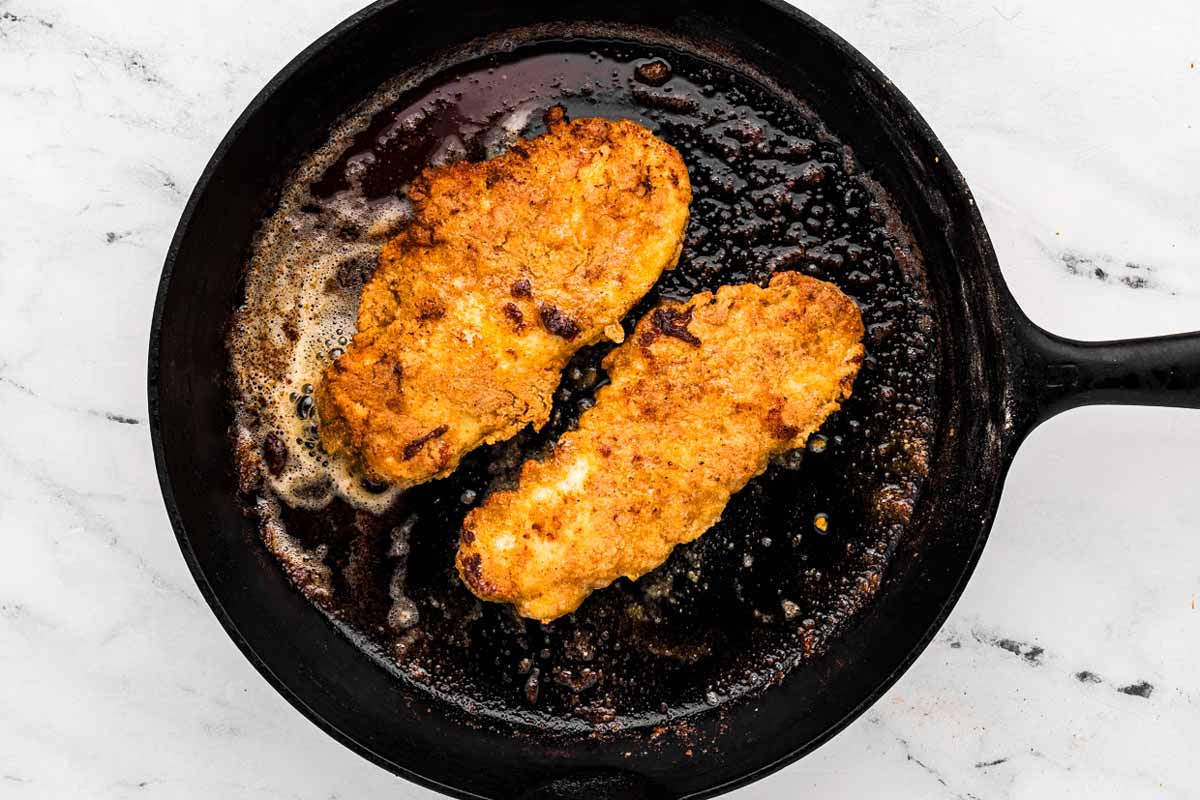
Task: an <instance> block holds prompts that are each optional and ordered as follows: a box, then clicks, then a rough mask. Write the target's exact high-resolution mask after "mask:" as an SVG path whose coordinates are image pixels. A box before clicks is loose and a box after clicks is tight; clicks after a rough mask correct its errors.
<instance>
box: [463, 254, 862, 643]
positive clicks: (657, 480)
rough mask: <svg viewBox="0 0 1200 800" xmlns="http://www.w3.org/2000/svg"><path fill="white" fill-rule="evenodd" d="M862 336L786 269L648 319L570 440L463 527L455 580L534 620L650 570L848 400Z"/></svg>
mask: <svg viewBox="0 0 1200 800" xmlns="http://www.w3.org/2000/svg"><path fill="white" fill-rule="evenodd" d="M862 335H863V324H862V318H861V316H860V314H859V311H858V307H857V306H856V305H855V304H854V301H853V300H851V299H850V298H849V297H847V296H846V295H844V294H842V293H841V292H840V291H838V289H837V288H836V287H834V286H833V285H831V284H828V283H825V282H823V281H819V280H816V279H814V278H810V277H807V276H804V275H800V274H798V273H792V272H788V273H781V274H779V275H776V276H775V277H774V278H773V279H772V280H771V284H770V287H769V288H767V289H762V288H760V287H758V286H753V285H746V286H726V287H723V288H722V289H721V290H720V291H718V292H717V294H716V295H715V296H714V295H712V294H711V293H707V292H706V293H704V294H699V295H696V296H695V297H693V298H692V299H691V300H689V301H688V302H687V303H682V304H679V303H667V304H664V305H662V306H659V307H658V308H657V309H655V310H654V311H652V312H650V313H649V314H648V315H647V316H646V317H645V318H643V319H642V320H641V321H640V322H639V323H638V325H637V329H636V330H635V332H634V334H633V336H632V338H631V339H630V341H628V342H626V343H625V344H624V345H623V346H621V347H619V348H617V349H616V350H614V351H613V352H612V353H610V354H609V355H608V357H607V358H606V359H605V361H604V367H605V369H606V370H607V371H608V374H609V377H610V379H611V383H610V384H608V385H607V386H605V387H604V388H602V389H601V390H600V391H599V392H598V393H597V396H596V405H595V406H594V407H593V408H591V409H590V410H588V411H587V412H585V413H584V414H583V416H582V417H581V418H580V421H579V427H578V429H577V430H575V431H573V432H571V433H568V434H566V435H565V436H563V438H562V439H561V440H560V441H559V442H558V444H557V446H556V447H555V450H554V453H553V455H551V456H550V457H549V458H547V459H546V460H545V461H541V462H538V461H530V462H528V463H527V464H525V466H524V467H523V468H522V470H521V477H520V482H519V485H518V486H517V488H516V489H515V490H513V491H501V492H496V493H495V494H493V495H491V496H490V497H489V498H488V499H487V500H486V501H485V502H484V503H483V505H481V506H480V507H478V508H476V509H475V510H473V511H472V512H471V513H470V514H469V515H467V518H466V521H465V522H464V523H463V529H462V537H461V541H460V544H459V549H458V570H459V573H460V574H461V575H462V577H463V580H464V581H465V582H466V583H467V585H468V586H469V587H470V588H471V590H472V591H473V592H474V593H475V594H477V595H478V596H479V597H481V598H483V599H485V600H495V601H501V602H508V603H512V604H513V605H514V606H515V607H516V610H517V612H518V613H519V614H521V615H522V616H525V617H532V618H534V619H540V620H542V621H549V620H552V619H554V618H556V617H559V616H562V615H563V614H567V613H569V612H571V611H574V610H575V609H576V608H577V607H578V606H579V604H580V603H581V602H583V600H584V598H586V597H587V596H588V594H589V593H591V592H592V591H593V590H594V589H598V588H601V587H603V586H607V585H608V584H609V583H611V582H612V581H614V580H615V579H617V578H619V577H621V576H625V577H628V578H631V579H632V578H637V577H638V576H640V575H643V574H645V573H646V572H649V571H650V570H652V569H654V568H655V567H657V566H658V565H659V564H661V563H662V562H663V561H664V560H666V558H667V556H668V555H669V554H670V552H671V549H672V548H674V547H675V545H677V544H681V543H683V542H689V541H691V540H692V539H695V538H696V537H698V536H700V535H701V534H702V533H704V532H705V531H706V530H708V529H709V528H710V527H711V526H712V525H713V524H714V523H716V522H717V520H718V519H720V517H721V512H722V511H723V510H724V508H725V505H726V503H728V501H729V498H730V497H731V496H732V494H733V493H734V492H736V491H738V490H739V489H741V488H742V487H743V486H745V485H746V483H747V482H748V481H749V480H750V479H751V478H753V477H754V476H755V475H758V474H760V473H762V472H763V470H765V469H766V467H767V463H768V461H769V459H770V458H771V456H773V455H775V454H778V453H781V452H783V451H786V450H791V449H794V448H797V447H801V446H803V445H804V444H805V442H806V441H807V440H808V437H809V435H810V434H812V433H813V432H814V431H815V430H816V429H817V428H818V427H819V426H820V424H821V423H822V422H823V421H824V420H825V418H826V417H827V416H829V414H830V413H832V412H833V411H835V410H836V409H837V408H838V405H839V403H840V402H841V401H842V400H844V399H845V398H846V397H849V396H850V390H851V386H852V385H853V382H854V377H855V375H856V374H857V372H858V367H859V364H860V363H861V362H862V358H863V347H862V345H861V343H860V342H861V339H862Z"/></svg>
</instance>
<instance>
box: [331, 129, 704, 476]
mask: <svg viewBox="0 0 1200 800" xmlns="http://www.w3.org/2000/svg"><path fill="white" fill-rule="evenodd" d="M410 195H411V197H412V199H413V202H414V204H415V207H416V218H415V221H414V222H413V223H412V224H411V225H410V226H409V227H408V228H406V229H405V230H404V231H403V232H401V233H400V234H399V235H398V236H397V237H396V238H395V239H393V240H392V241H391V242H389V243H388V245H387V246H386V247H385V248H384V250H383V252H382V254H381V255H380V258H379V267H378V269H377V270H376V273H375V275H374V277H372V278H371V280H370V282H369V283H368V284H367V285H366V287H365V288H364V289H363V297H362V304H361V305H360V307H359V313H358V333H357V335H356V336H355V337H354V341H353V342H352V343H351V345H350V347H349V349H348V350H347V352H346V353H345V354H344V355H343V356H341V357H340V358H339V359H338V360H337V361H336V362H335V363H334V364H333V365H332V366H331V367H330V368H329V369H328V370H327V371H326V373H325V376H324V380H323V382H322V384H321V386H320V387H319V389H318V392H317V407H318V411H319V414H320V419H321V441H322V443H323V444H324V446H325V448H326V449H327V450H329V451H330V452H335V453H336V452H338V451H342V450H345V451H348V452H349V453H350V454H351V455H352V457H354V458H356V459H357V460H358V462H359V463H360V465H361V467H362V468H363V469H364V470H365V471H366V472H368V473H369V474H371V475H372V476H373V477H375V478H379V479H383V480H386V481H389V482H391V483H394V484H396V485H399V486H411V485H413V484H417V483H421V482H423V481H427V480H430V479H431V478H437V477H443V476H445V475H447V474H449V473H450V472H451V471H452V470H453V469H454V468H455V467H456V466H457V465H458V462H459V460H460V459H461V457H462V456H463V455H464V454H466V453H467V452H468V451H470V450H472V449H474V448H475V447H478V446H479V445H481V444H487V443H491V442H496V441H500V440H502V439H506V438H509V437H511V436H513V435H514V434H515V433H516V432H517V431H519V430H520V429H521V428H522V427H524V426H525V425H526V424H529V423H532V424H533V425H534V426H535V427H540V426H542V425H543V424H545V422H546V420H547V419H548V418H549V414H550V405H551V400H552V396H553V393H554V390H555V389H556V388H557V386H558V381H559V373H560V372H561V370H562V368H563V367H564V366H565V365H566V363H567V361H568V360H569V359H570V357H571V355H572V354H574V353H575V352H576V351H577V350H578V349H579V348H581V347H583V346H585V345H588V344H591V343H593V342H595V341H597V340H598V339H600V338H601V336H602V335H603V334H604V329H605V327H606V326H610V325H612V324H613V323H615V322H617V321H618V320H620V318H621V317H622V316H624V315H625V314H626V313H627V312H628V311H629V309H630V308H631V307H632V306H633V305H634V303H636V302H637V300H638V299H640V298H641V297H642V295H644V294H645V293H646V291H648V290H649V289H650V287H651V286H652V285H653V284H654V282H655V281H656V280H657V279H658V276H659V275H660V274H661V272H662V270H663V269H666V268H670V267H673V266H674V265H675V262H676V261H677V260H678V258H679V252H680V249H681V247H682V241H683V232H684V228H685V227H686V225H687V218H688V204H689V203H690V201H691V187H690V184H689V182H688V175H687V168H686V167H685V166H684V163H683V160H682V159H681V158H680V156H679V154H678V153H677V152H676V151H675V149H674V148H672V147H671V146H670V145H668V144H666V143H665V142H662V141H661V140H659V139H657V138H655V137H654V136H653V135H652V134H651V133H650V132H649V131H648V130H646V129H645V128H643V127H641V126H640V125H637V124H635V123H633V122H628V121H618V122H609V121H607V120H602V119H581V120H576V121H574V122H570V123H567V122H563V121H561V119H558V120H556V121H554V122H552V124H551V128H550V133H548V134H546V135H545V136H541V137H538V138H536V139H532V140H528V141H522V142H519V143H518V144H517V145H515V146H514V147H513V148H512V149H511V150H510V151H509V152H508V153H505V154H504V155H501V156H499V157H497V158H495V159H493V160H491V161H487V162H483V163H465V162H464V163H458V164H454V165H452V166H448V167H441V168H437V169H429V170H426V171H425V172H424V173H423V174H422V175H421V177H420V178H419V179H418V180H417V181H415V182H414V184H413V186H412V189H411V191H410Z"/></svg>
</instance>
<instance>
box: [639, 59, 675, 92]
mask: <svg viewBox="0 0 1200 800" xmlns="http://www.w3.org/2000/svg"><path fill="white" fill-rule="evenodd" d="M633 75H634V77H635V78H637V79H638V81H640V82H641V83H644V84H646V85H647V86H655V87H658V86H662V85H663V84H664V83H666V82H667V81H669V80H671V66H670V65H669V64H668V63H667V62H665V61H663V60H662V59H661V58H656V59H654V60H653V61H647V62H646V63H645V64H639V65H638V66H637V68H636V69H635V70H634V71H633Z"/></svg>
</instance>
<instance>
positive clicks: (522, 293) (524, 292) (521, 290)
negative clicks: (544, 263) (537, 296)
mask: <svg viewBox="0 0 1200 800" xmlns="http://www.w3.org/2000/svg"><path fill="white" fill-rule="evenodd" d="M509 291H510V293H511V294H512V296H513V297H533V284H531V283H530V282H529V280H528V279H527V278H521V279H520V280H519V281H516V282H515V283H513V285H512V288H511V289H510V290H509Z"/></svg>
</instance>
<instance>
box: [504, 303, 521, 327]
mask: <svg viewBox="0 0 1200 800" xmlns="http://www.w3.org/2000/svg"><path fill="white" fill-rule="evenodd" d="M504 316H506V317H508V321H509V322H511V323H512V324H513V327H514V328H516V329H517V330H518V331H520V330H524V328H525V315H524V314H522V313H521V309H519V308H517V306H516V305H515V304H513V303H505V304H504Z"/></svg>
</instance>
